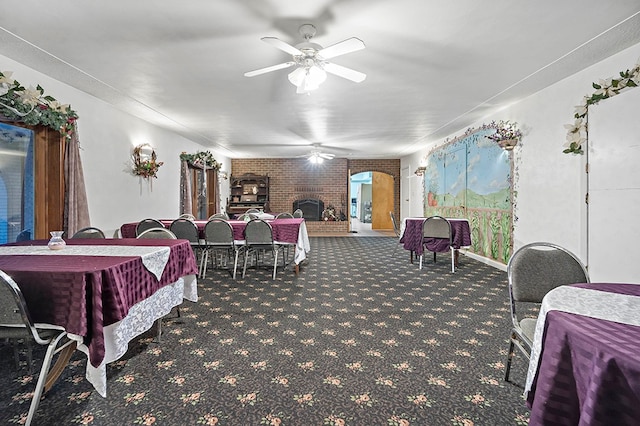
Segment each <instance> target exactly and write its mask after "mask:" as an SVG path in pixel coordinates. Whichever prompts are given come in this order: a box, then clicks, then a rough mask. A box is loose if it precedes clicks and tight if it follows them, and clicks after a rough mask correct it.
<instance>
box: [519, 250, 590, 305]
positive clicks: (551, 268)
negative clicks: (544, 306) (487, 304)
mask: <svg viewBox="0 0 640 426" xmlns="http://www.w3.org/2000/svg"><path fill="white" fill-rule="evenodd" d="M507 279H508V281H509V294H510V297H511V300H512V302H531V303H541V302H542V298H543V297H544V296H545V295H546V294H547V293H548V292H549V291H551V290H553V289H554V288H556V287H559V286H561V285H565V284H576V283H588V282H589V275H588V273H587V270H586V268H585V267H584V265H583V264H582V262H581V261H580V260H579V259H578V258H577V257H576V256H575V255H574V254H573V253H571V252H570V251H569V250H567V249H565V248H563V247H560V246H559V245H556V244H553V243H547V242H536V243H531V244H527V245H525V246H523V247H521V248H519V249H518V250H517V251H516V252H515V253H514V254H513V255H512V256H511V259H509V263H508V264H507Z"/></svg>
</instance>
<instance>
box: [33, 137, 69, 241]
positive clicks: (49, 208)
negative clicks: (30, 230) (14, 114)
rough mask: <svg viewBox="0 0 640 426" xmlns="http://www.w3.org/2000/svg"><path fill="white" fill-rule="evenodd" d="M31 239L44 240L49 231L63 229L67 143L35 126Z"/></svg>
mask: <svg viewBox="0 0 640 426" xmlns="http://www.w3.org/2000/svg"><path fill="white" fill-rule="evenodd" d="M33 130H34V132H35V141H34V161H35V167H34V168H35V229H34V233H35V235H34V238H36V239H47V238H49V231H56V230H63V229H64V200H65V179H64V153H65V147H66V141H65V139H64V138H63V137H61V135H60V132H56V131H54V130H52V129H49V128H48V127H43V126H36V127H35V128H33Z"/></svg>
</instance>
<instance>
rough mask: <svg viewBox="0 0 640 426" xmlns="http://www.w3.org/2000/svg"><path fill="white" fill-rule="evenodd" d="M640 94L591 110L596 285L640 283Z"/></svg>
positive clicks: (591, 256)
mask: <svg viewBox="0 0 640 426" xmlns="http://www.w3.org/2000/svg"><path fill="white" fill-rule="evenodd" d="M639 109H640V88H633V89H627V91H625V92H623V93H621V94H619V95H617V96H614V97H612V98H610V99H605V100H603V101H601V102H600V103H599V104H598V105H594V106H590V107H589V146H588V156H589V157H588V160H589V174H588V180H589V204H588V207H587V210H588V218H587V222H588V223H587V232H588V243H587V244H588V245H587V251H588V255H587V262H588V267H589V277H590V278H591V281H592V282H631V283H640V245H639V244H638V238H639V237H640V219H638V216H639V215H638V210H639V209H640V173H639V171H638V164H639V162H640V120H638V110H639Z"/></svg>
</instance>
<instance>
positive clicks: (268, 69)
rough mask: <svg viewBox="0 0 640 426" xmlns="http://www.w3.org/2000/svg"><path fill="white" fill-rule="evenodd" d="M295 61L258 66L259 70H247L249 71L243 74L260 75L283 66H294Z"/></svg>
mask: <svg viewBox="0 0 640 426" xmlns="http://www.w3.org/2000/svg"><path fill="white" fill-rule="evenodd" d="M295 64H296V63H295V62H293V61H292V62H285V63H282V64H278V65H272V66H270V67H266V68H260V69H259V70H255V71H249V72H245V73H244V76H245V77H254V76H256V75H260V74H265V73H268V72H271V71H277V70H281V69H284V68H289V67H292V66H294V65H295Z"/></svg>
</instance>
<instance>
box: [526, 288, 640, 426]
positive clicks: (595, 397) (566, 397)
mask: <svg viewBox="0 0 640 426" xmlns="http://www.w3.org/2000/svg"><path fill="white" fill-rule="evenodd" d="M524 396H525V398H526V403H527V405H528V406H529V408H530V409H531V414H530V420H529V425H550V424H553V425H592V426H595V425H603V426H604V425H616V426H620V425H623V426H624V425H629V426H631V425H638V424H640V284H628V283H625V284H622V283H582V284H571V285H566V286H561V287H558V288H555V289H553V290H551V291H550V292H549V293H547V295H546V296H545V297H544V298H543V300H542V304H541V307H540V312H539V314H538V319H537V322H536V330H535V334H534V339H533V347H532V350H531V357H530V361H529V368H528V372H527V379H526V382H525V390H524Z"/></svg>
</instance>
